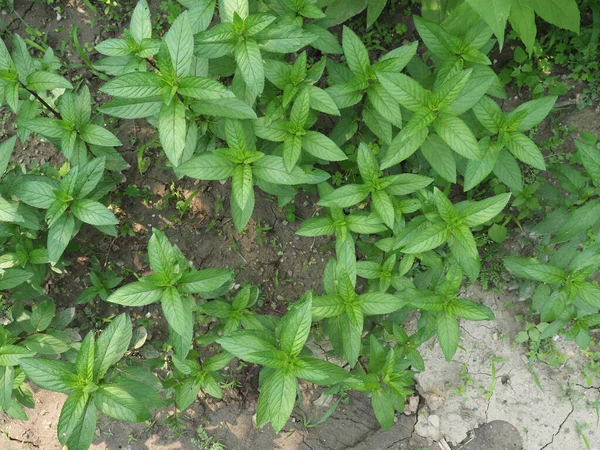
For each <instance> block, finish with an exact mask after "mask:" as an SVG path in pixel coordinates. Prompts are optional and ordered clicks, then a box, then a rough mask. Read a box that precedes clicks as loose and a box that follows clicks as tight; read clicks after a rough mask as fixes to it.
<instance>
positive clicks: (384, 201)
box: [338, 190, 396, 229]
mask: <svg viewBox="0 0 600 450" xmlns="http://www.w3.org/2000/svg"><path fill="white" fill-rule="evenodd" d="M371 200H372V201H373V209H374V210H375V211H376V212H377V214H379V217H381V220H382V221H383V223H385V224H386V225H387V226H388V227H389V228H390V229H392V228H394V221H395V219H396V214H395V211H394V204H393V203H392V199H391V198H390V196H389V195H388V194H387V193H386V192H385V191H378V190H375V191H373V192H371ZM338 206H339V205H338Z"/></svg>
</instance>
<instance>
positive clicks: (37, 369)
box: [0, 347, 80, 394]
mask: <svg viewBox="0 0 600 450" xmlns="http://www.w3.org/2000/svg"><path fill="white" fill-rule="evenodd" d="M3 348H4V347H0V360H1V359H2V358H3V356H4V355H3V353H4V351H3V350H2V349H3ZM2 365H4V364H2ZM21 369H23V372H25V375H27V377H28V378H29V379H30V380H31V381H32V382H33V383H35V384H36V385H38V386H39V387H41V388H42V389H46V390H48V391H53V392H62V393H63V394H70V393H71V392H74V391H75V390H76V389H77V388H78V387H79V384H80V381H79V377H78V376H77V375H76V374H75V366H74V365H73V364H71V363H68V362H65V361H56V360H49V359H41V358H24V359H22V360H21Z"/></svg>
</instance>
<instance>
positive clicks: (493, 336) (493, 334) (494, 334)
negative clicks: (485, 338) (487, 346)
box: [492, 333, 498, 341]
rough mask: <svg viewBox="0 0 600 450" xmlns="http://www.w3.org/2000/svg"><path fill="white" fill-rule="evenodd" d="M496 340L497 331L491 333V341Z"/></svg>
mask: <svg viewBox="0 0 600 450" xmlns="http://www.w3.org/2000/svg"><path fill="white" fill-rule="evenodd" d="M497 340H498V333H492V341H497Z"/></svg>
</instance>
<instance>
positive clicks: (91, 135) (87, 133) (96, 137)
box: [79, 123, 123, 147]
mask: <svg viewBox="0 0 600 450" xmlns="http://www.w3.org/2000/svg"><path fill="white" fill-rule="evenodd" d="M79 136H80V137H81V139H82V140H83V141H84V142H87V143H88V144H92V145H99V146H101V147H117V146H119V145H123V144H122V143H121V141H120V140H119V139H117V137H116V136H115V135H114V134H112V133H111V132H110V131H108V130H107V129H106V128H103V127H101V126H99V125H94V124H92V123H86V124H85V125H84V126H83V127H82V129H81V130H80V132H79Z"/></svg>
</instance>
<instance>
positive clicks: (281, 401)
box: [217, 294, 347, 433]
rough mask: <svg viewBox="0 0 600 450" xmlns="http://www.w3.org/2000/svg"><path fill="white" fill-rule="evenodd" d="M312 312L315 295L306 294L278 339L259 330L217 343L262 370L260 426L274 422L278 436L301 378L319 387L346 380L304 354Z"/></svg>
mask: <svg viewBox="0 0 600 450" xmlns="http://www.w3.org/2000/svg"><path fill="white" fill-rule="evenodd" d="M312 308H313V305H312V295H311V294H306V295H305V296H304V297H302V298H301V299H300V300H298V302H296V303H295V304H294V305H293V306H292V307H291V308H290V309H289V310H288V312H287V313H286V314H285V315H284V316H283V317H282V318H281V319H280V321H279V323H278V325H277V328H276V330H275V336H273V335H272V334H269V333H262V332H260V331H258V330H248V331H246V330H242V331H236V332H234V333H232V334H231V335H229V336H226V337H222V338H220V339H218V340H217V342H218V343H219V344H220V345H221V346H222V347H223V348H224V349H225V350H226V351H228V352H229V353H231V354H232V355H234V356H236V357H238V358H240V359H242V360H244V361H247V362H250V363H253V364H260V365H261V366H263V368H262V370H261V376H260V380H261V382H260V383H261V387H260V389H261V394H260V396H259V398H258V406H257V410H256V424H257V426H262V425H264V424H266V423H267V422H271V423H272V425H273V429H274V430H275V432H276V433H278V432H279V431H281V429H282V428H283V426H284V425H285V423H286V422H287V420H288V418H289V416H290V414H291V413H292V410H293V408H294V403H295V401H296V391H297V386H298V380H297V379H298V378H302V379H305V380H307V381H309V382H311V383H314V384H320V385H323V384H325V385H326V384H332V383H336V382H340V381H343V380H344V379H345V378H347V374H346V371H345V370H344V369H342V368H341V367H339V366H336V365H335V364H332V363H330V362H327V361H323V360H321V359H317V358H314V357H312V356H310V352H305V351H304V345H305V343H306V340H307V339H308V336H309V333H310V328H311V324H312V315H311V311H312Z"/></svg>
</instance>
